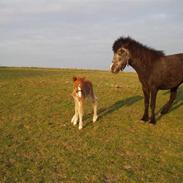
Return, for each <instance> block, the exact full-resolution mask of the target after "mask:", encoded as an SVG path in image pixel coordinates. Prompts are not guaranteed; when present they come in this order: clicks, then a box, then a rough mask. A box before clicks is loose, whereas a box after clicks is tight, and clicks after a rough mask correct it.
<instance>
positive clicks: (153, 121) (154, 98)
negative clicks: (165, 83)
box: [150, 88, 157, 124]
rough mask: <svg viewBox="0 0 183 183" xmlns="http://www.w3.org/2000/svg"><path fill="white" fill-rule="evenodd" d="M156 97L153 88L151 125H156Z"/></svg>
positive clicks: (155, 91)
mask: <svg viewBox="0 0 183 183" xmlns="http://www.w3.org/2000/svg"><path fill="white" fill-rule="evenodd" d="M156 96H157V89H156V88H153V89H152V90H151V119H150V123H151V124H155V123H156V119H155V107H156Z"/></svg>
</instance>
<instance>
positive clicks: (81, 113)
mask: <svg viewBox="0 0 183 183" xmlns="http://www.w3.org/2000/svg"><path fill="white" fill-rule="evenodd" d="M83 103H84V101H83V100H80V101H79V102H78V105H79V106H78V111H79V130H81V129H82V128H83V114H84V109H83Z"/></svg>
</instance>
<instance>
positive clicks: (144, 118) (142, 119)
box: [141, 116, 149, 122]
mask: <svg viewBox="0 0 183 183" xmlns="http://www.w3.org/2000/svg"><path fill="white" fill-rule="evenodd" d="M141 121H144V122H147V121H149V117H148V116H143V117H142V118H141Z"/></svg>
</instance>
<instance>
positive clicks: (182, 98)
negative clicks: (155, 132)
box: [157, 86, 183, 120]
mask: <svg viewBox="0 0 183 183" xmlns="http://www.w3.org/2000/svg"><path fill="white" fill-rule="evenodd" d="M167 94H168V95H170V92H169V91H166V92H165V93H163V95H167ZM182 105H183V86H181V87H179V88H178V90H177V96H176V99H175V101H174V103H173V105H172V106H171V108H170V110H169V111H168V113H170V112H172V111H174V110H176V109H178V108H179V107H181V106H182ZM162 109H163V107H162V108H161V109H160V111H159V112H158V113H160V112H161V110H162ZM162 116H164V115H160V116H159V117H158V118H157V120H159V119H161V117H162Z"/></svg>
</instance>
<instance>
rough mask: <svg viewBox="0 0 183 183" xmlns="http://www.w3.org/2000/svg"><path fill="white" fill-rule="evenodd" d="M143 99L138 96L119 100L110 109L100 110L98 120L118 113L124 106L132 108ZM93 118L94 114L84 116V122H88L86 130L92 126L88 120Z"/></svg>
mask: <svg viewBox="0 0 183 183" xmlns="http://www.w3.org/2000/svg"><path fill="white" fill-rule="evenodd" d="M142 99H143V97H142V96H139V95H137V96H133V97H128V98H126V99H123V100H119V101H117V102H115V103H114V104H113V105H111V106H108V107H105V108H100V109H98V120H99V119H100V118H103V117H104V116H106V115H108V114H110V113H112V112H114V111H117V110H118V109H120V108H121V107H123V106H131V105H133V104H134V103H136V102H138V101H139V100H142ZM91 116H93V113H89V114H87V115H86V116H84V118H83V120H84V121H87V122H86V124H85V125H84V128H85V127H86V126H88V125H89V124H91V123H88V122H89V121H88V120H89V119H90V118H91ZM98 120H97V121H98Z"/></svg>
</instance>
